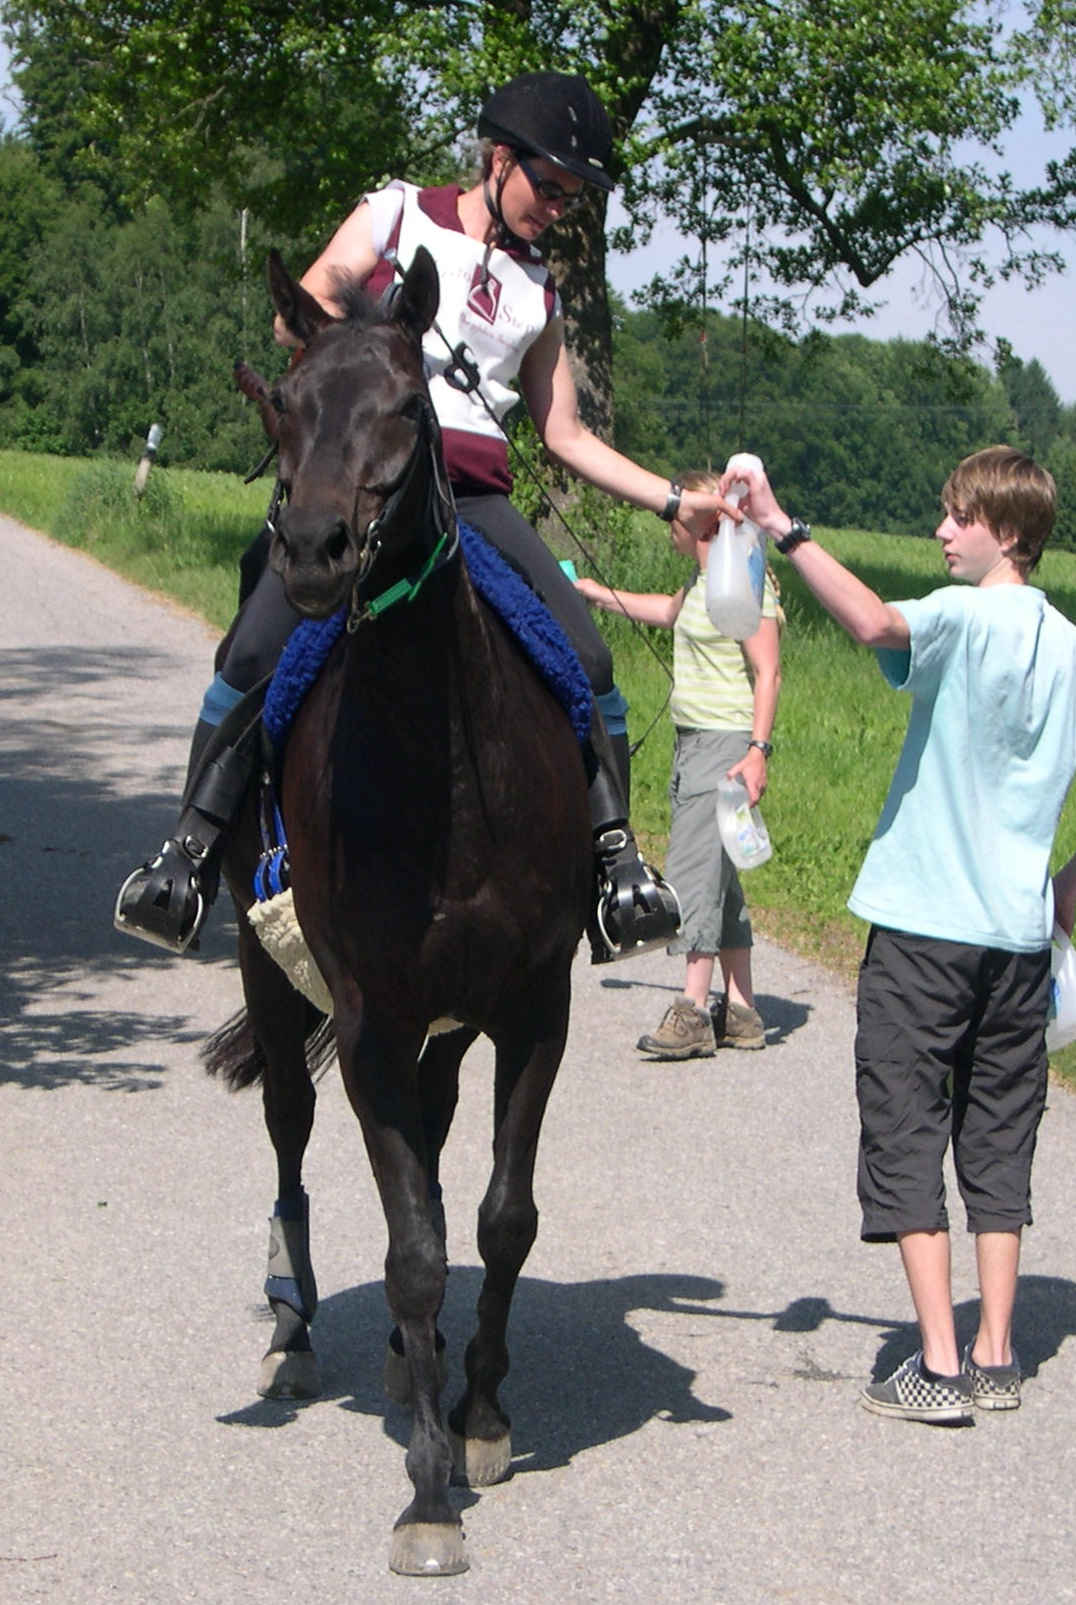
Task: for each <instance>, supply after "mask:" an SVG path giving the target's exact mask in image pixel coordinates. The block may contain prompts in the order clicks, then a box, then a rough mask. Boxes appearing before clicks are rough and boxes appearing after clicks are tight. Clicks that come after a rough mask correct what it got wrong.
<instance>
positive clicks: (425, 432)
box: [347, 392, 460, 635]
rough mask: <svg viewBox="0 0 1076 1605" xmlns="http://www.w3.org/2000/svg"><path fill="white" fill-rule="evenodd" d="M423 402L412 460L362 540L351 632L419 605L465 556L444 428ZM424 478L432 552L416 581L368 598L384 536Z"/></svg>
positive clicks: (423, 397) (422, 398) (423, 517)
mask: <svg viewBox="0 0 1076 1605" xmlns="http://www.w3.org/2000/svg"><path fill="white" fill-rule="evenodd" d="M417 399H418V428H417V430H416V432H415V442H414V445H413V446H412V447H411V454H410V456H409V457H408V459H407V462H406V464H405V465H404V470H403V473H402V474H401V475H400V477H399V479H398V480H397V481H396V484H395V485H394V486H393V488H392V490H391V491H390V492H389V494H388V496H387V497H386V498H385V500H384V502H383V503H382V505H381V509H380V511H379V512H378V513H375V515H374V517H373V518H372V519H371V520H370V522H369V523H368V524H367V526H366V528H365V530H364V531H363V532H362V535H361V537H359V538H357V539H356V546H357V547H358V552H359V570H358V573H357V574H356V576H355V581H354V584H353V585H352V587H351V600H350V603H349V605H348V616H347V632H348V634H349V635H354V633H355V631H356V630H357V629H358V628H359V626H360V625H361V624H364V623H365V622H366V620H367V619H376V618H378V617H379V616H380V615H381V614H382V613H384V612H385V610H386V609H387V608H390V607H393V606H394V605H395V604H396V603H397V602H413V601H414V599H415V597H416V596H417V595H418V593H419V591H420V590H421V589H422V587H423V585H425V583H426V581H427V580H428V579H429V577H430V575H431V574H434V573H436V571H437V570H438V569H440V568H444V566H445V565H446V564H447V563H450V562H451V561H452V559H453V558H454V557H455V555H456V553H457V552H458V550H459V544H460V537H459V526H458V524H457V520H456V503H455V499H454V497H453V495H452V487H451V486H450V485H449V482H448V475H447V474H446V472H445V460H444V454H443V452H442V450H441V426H440V425H439V423H438V422H437V415H436V413H435V412H434V410H433V406H432V403H431V402H430V398H429V396H428V395H427V394H426V393H425V392H422V394H420V395H419V397H418V398H417ZM419 474H424V476H425V490H424V495H423V499H422V506H421V512H420V514H419V517H420V521H421V526H422V528H423V529H424V530H428V531H429V549H428V551H427V553H426V555H425V557H424V559H423V561H422V563H421V564H420V565H419V567H418V569H417V570H416V571H415V572H414V573H413V574H411V575H410V576H408V577H406V578H404V579H401V580H397V581H396V583H395V585H390V586H389V588H388V589H387V590H385V591H381V592H380V593H379V594H378V595H376V596H373V597H369V596H367V595H366V594H365V592H366V587H367V581H368V580H369V578H370V576H371V574H372V573H373V569H374V565H375V564H376V562H377V559H378V557H379V555H380V553H381V550H382V546H383V539H382V537H383V535H384V532H385V531H386V530H388V529H390V528H391V526H392V524H393V523H394V521H395V520H396V518H397V517H398V516H399V513H400V510H401V508H402V507H403V506H404V505H405V504H406V503H407V501H408V500H409V498H410V495H411V492H412V490H413V488H414V483H415V479H416V476H418V475H419Z"/></svg>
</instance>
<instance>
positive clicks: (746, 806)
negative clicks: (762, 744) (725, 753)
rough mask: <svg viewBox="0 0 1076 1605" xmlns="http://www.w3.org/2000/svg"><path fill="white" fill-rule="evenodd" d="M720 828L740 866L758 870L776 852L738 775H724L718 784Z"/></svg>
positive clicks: (734, 858) (718, 825)
mask: <svg viewBox="0 0 1076 1605" xmlns="http://www.w3.org/2000/svg"><path fill="white" fill-rule="evenodd" d="M717 828H718V830H719V831H720V833H721V843H722V846H723V847H724V849H725V851H726V853H728V855H729V857H730V858H731V859H732V862H733V863H734V864H735V865H736V868H737V869H756V868H757V867H758V865H759V864H764V863H765V862H766V860H767V858H769V857H770V856H771V855H772V853H773V847H772V845H771V843H770V833H769V831H768V830H767V829H766V826H765V825H764V824H763V821H762V815H761V814H760V813H759V811H758V809H757V807H756V808H752V806H751V798H750V796H749V795H748V791H747V787H746V786H745V785H744V783H743V781H742V780H741V778H740V776H739V775H732V776H729V775H722V777H721V779H720V780H719V781H718V783H717Z"/></svg>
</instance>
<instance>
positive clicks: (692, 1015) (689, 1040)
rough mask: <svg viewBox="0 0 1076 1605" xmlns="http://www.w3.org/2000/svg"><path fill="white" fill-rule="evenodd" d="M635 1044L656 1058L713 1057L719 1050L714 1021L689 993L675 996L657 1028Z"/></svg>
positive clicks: (642, 1051) (641, 1050)
mask: <svg viewBox="0 0 1076 1605" xmlns="http://www.w3.org/2000/svg"><path fill="white" fill-rule="evenodd" d="M635 1046H636V1047H637V1048H638V1049H639V1051H640V1053H649V1054H651V1055H652V1056H653V1057H654V1058H655V1059H709V1058H710V1057H711V1056H712V1055H713V1054H714V1053H715V1052H716V1051H717V1047H716V1044H715V1042H714V1025H713V1021H712V1020H711V1018H710V1016H709V1014H708V1013H707V1012H706V1011H705V1010H704V1009H697V1008H696V1007H695V1005H694V1004H693V1003H692V1001H691V999H690V998H687V997H679V998H674V1000H673V1002H672V1003H671V1004H670V1005H669V1007H668V1008H667V1009H666V1011H665V1018H664V1019H663V1020H662V1022H661V1024H660V1025H659V1026H658V1028H657V1030H656V1031H649V1032H647V1034H646V1036H642V1037H640V1038H639V1040H638V1042H637V1043H636V1044H635Z"/></svg>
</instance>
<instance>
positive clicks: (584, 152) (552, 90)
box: [478, 72, 613, 190]
mask: <svg viewBox="0 0 1076 1605" xmlns="http://www.w3.org/2000/svg"><path fill="white" fill-rule="evenodd" d="M478 137H479V138H480V139H492V140H493V142H494V144H496V145H510V146H511V147H512V148H513V149H515V150H522V151H525V152H527V153H528V154H533V155H535V156H544V157H545V158H546V160H547V161H550V162H556V164H557V166H558V167H563V168H565V169H566V170H567V171H568V172H569V173H574V174H575V176H576V177H577V178H583V179H586V181H587V183H588V184H596V185H597V186H598V188H599V189H604V190H611V189H612V188H613V180H612V179H611V178H610V176H609V174H608V173H607V172H606V164H607V162H608V161H609V156H610V153H611V152H612V148H613V130H612V128H611V127H610V126H609V118H608V117H607V116H606V112H605V107H604V106H603V105H602V103H601V101H600V100H599V99H598V97H597V95H596V94H595V93H594V91H593V89H591V87H590V85H589V84H588V83H587V81H586V79H585V78H581V77H579V76H578V75H576V74H570V73H566V72H525V73H521V74H520V76H519V77H518V78H513V79H512V80H511V82H510V83H507V84H504V85H503V87H502V88H500V89H496V90H494V92H493V94H492V95H491V96H490V97H489V99H488V100H487V101H486V104H485V105H484V106H483V107H482V111H481V113H480V115H479V118H478Z"/></svg>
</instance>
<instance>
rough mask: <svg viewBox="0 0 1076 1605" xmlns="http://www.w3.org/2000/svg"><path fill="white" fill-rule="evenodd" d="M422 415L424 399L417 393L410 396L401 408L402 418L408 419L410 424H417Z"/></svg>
mask: <svg viewBox="0 0 1076 1605" xmlns="http://www.w3.org/2000/svg"><path fill="white" fill-rule="evenodd" d="M421 414H422V397H421V396H420V395H419V394H418V393H417V392H416V393H415V394H414V395H413V396H408V398H407V400H406V401H405V402H404V404H403V406H402V407H401V408H400V417H401V418H406V419H408V421H409V422H410V423H417V422H418V420H419V418H420V417H421Z"/></svg>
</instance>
